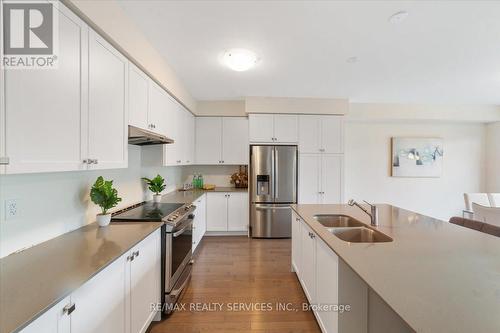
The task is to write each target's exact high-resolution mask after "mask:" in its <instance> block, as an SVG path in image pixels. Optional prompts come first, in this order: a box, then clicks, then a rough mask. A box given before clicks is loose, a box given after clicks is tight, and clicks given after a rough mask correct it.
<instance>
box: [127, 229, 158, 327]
mask: <svg viewBox="0 0 500 333" xmlns="http://www.w3.org/2000/svg"><path fill="white" fill-rule="evenodd" d="M160 249H161V244H160V230H157V231H156V232H154V233H153V234H151V235H149V236H148V237H147V238H146V239H144V240H143V241H142V242H141V243H139V245H137V246H136V247H135V248H134V249H132V253H135V254H136V256H135V257H134V260H133V261H131V262H130V294H129V295H130V327H131V332H134V333H139V332H141V333H142V332H145V331H146V329H147V328H148V326H149V324H150V323H151V321H152V320H153V317H154V315H155V314H156V311H154V309H152V306H151V305H152V304H158V303H159V302H160V288H161V287H160V280H161V259H160V257H161V255H160Z"/></svg>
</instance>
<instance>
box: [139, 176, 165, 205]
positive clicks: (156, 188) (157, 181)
mask: <svg viewBox="0 0 500 333" xmlns="http://www.w3.org/2000/svg"><path fill="white" fill-rule="evenodd" d="M142 180H144V181H145V182H146V184H147V185H148V189H149V190H150V191H151V192H153V202H160V201H161V192H162V191H163V190H164V189H165V188H166V187H167V185H165V179H163V177H162V176H160V175H156V177H155V178H153V179H149V178H146V177H144V178H142Z"/></svg>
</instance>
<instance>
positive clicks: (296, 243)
mask: <svg viewBox="0 0 500 333" xmlns="http://www.w3.org/2000/svg"><path fill="white" fill-rule="evenodd" d="M301 224H302V222H301V221H300V218H299V216H298V215H297V214H295V212H294V211H292V268H293V270H295V273H297V276H298V277H299V279H300V277H301V267H300V252H301V246H300V244H301V237H302V232H301Z"/></svg>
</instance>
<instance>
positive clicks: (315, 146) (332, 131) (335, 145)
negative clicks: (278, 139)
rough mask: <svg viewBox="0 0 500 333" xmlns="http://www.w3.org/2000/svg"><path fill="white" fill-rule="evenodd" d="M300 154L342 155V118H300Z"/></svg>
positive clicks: (313, 116)
mask: <svg viewBox="0 0 500 333" xmlns="http://www.w3.org/2000/svg"><path fill="white" fill-rule="evenodd" d="M299 152H300V153H325V154H342V153H343V152H344V143H343V118H342V116H324V115H301V116H299Z"/></svg>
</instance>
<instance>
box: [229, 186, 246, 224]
mask: <svg viewBox="0 0 500 333" xmlns="http://www.w3.org/2000/svg"><path fill="white" fill-rule="evenodd" d="M248 210H249V208H248V194H247V193H244V192H230V193H228V198H227V230H228V231H247V230H248Z"/></svg>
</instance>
